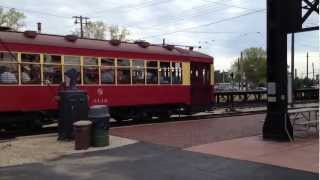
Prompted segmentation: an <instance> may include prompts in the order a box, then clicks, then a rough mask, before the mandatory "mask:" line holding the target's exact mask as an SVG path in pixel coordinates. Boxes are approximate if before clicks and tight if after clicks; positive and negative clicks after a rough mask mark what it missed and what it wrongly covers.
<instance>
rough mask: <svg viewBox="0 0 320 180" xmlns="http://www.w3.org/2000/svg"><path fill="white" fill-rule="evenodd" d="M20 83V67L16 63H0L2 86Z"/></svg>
mask: <svg viewBox="0 0 320 180" xmlns="http://www.w3.org/2000/svg"><path fill="white" fill-rule="evenodd" d="M17 83H18V65H17V64H15V63H10V64H9V63H0V84H17Z"/></svg>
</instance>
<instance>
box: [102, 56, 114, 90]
mask: <svg viewBox="0 0 320 180" xmlns="http://www.w3.org/2000/svg"><path fill="white" fill-rule="evenodd" d="M114 66H115V60H114V59H113V58H101V83H102V84H115V69H114Z"/></svg>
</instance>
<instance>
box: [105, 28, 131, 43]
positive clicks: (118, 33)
mask: <svg viewBox="0 0 320 180" xmlns="http://www.w3.org/2000/svg"><path fill="white" fill-rule="evenodd" d="M109 32H110V39H117V40H120V41H124V40H126V38H127V36H128V35H129V34H130V32H129V31H128V30H127V29H126V28H122V29H120V28H119V26H118V25H111V26H110V27H109Z"/></svg>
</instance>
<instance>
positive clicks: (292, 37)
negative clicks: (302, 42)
mask: <svg viewBox="0 0 320 180" xmlns="http://www.w3.org/2000/svg"><path fill="white" fill-rule="evenodd" d="M294 77H295V76H294V33H291V92H292V94H293V92H295V87H294V84H295V83H294V79H295V78H294ZM291 100H292V102H291V107H293V104H294V96H292V98H291Z"/></svg>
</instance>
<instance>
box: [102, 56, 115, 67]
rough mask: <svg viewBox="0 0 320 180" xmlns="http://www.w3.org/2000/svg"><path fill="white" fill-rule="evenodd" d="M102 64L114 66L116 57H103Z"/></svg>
mask: <svg viewBox="0 0 320 180" xmlns="http://www.w3.org/2000/svg"><path fill="white" fill-rule="evenodd" d="M101 66H114V59H112V58H101Z"/></svg>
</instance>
